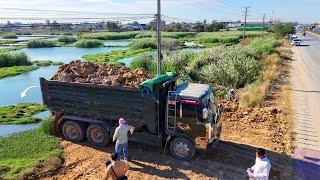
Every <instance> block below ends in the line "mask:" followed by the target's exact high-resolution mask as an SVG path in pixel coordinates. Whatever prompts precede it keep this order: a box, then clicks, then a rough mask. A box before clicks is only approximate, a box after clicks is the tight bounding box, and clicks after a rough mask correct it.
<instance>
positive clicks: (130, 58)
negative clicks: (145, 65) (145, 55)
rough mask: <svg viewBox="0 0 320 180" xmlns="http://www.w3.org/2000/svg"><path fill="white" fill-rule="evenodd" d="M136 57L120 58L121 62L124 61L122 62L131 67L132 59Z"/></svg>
mask: <svg viewBox="0 0 320 180" xmlns="http://www.w3.org/2000/svg"><path fill="white" fill-rule="evenodd" d="M134 58H135V57H128V58H124V59H121V60H119V62H122V63H124V64H125V66H127V67H130V64H131V62H132V60H133V59H134Z"/></svg>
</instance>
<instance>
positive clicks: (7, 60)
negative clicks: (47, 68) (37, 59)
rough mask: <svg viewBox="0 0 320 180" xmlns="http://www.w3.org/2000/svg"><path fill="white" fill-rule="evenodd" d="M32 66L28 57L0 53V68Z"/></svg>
mask: <svg viewBox="0 0 320 180" xmlns="http://www.w3.org/2000/svg"><path fill="white" fill-rule="evenodd" d="M29 65H32V63H31V61H30V60H29V58H28V56H27V55H26V54H25V53H23V52H21V53H16V54H13V53H0V68H3V67H12V66H29Z"/></svg>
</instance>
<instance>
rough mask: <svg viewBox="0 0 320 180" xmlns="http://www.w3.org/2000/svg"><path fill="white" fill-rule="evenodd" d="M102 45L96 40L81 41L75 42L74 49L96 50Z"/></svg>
mask: <svg viewBox="0 0 320 180" xmlns="http://www.w3.org/2000/svg"><path fill="white" fill-rule="evenodd" d="M102 45H103V43H102V42H100V41H98V40H81V41H79V42H77V44H76V47H78V48H96V47H99V46H102Z"/></svg>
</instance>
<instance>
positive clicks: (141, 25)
mask: <svg viewBox="0 0 320 180" xmlns="http://www.w3.org/2000/svg"><path fill="white" fill-rule="evenodd" d="M139 27H140V30H141V31H143V30H147V29H148V26H147V25H146V24H139Z"/></svg>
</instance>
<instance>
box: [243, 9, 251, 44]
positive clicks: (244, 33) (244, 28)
mask: <svg viewBox="0 0 320 180" xmlns="http://www.w3.org/2000/svg"><path fill="white" fill-rule="evenodd" d="M244 8H245V9H246V11H244V12H243V13H244V27H243V40H244V39H245V38H246V26H247V16H248V13H249V12H248V9H249V8H250V7H249V6H246V7H244Z"/></svg>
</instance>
